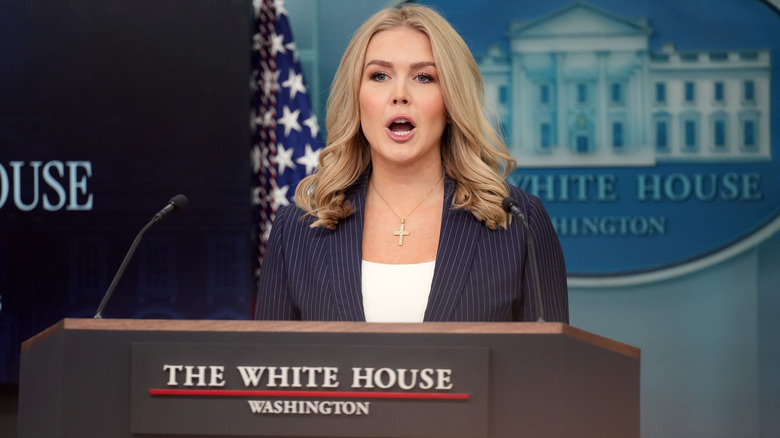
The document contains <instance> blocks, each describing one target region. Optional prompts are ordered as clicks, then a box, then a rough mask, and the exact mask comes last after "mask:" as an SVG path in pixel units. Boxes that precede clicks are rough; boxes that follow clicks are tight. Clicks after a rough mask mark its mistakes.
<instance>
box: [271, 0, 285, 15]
mask: <svg viewBox="0 0 780 438" xmlns="http://www.w3.org/2000/svg"><path fill="white" fill-rule="evenodd" d="M274 9H276V18H277V19H279V17H281V16H282V15H287V9H285V8H284V0H274Z"/></svg>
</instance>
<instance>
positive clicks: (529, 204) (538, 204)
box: [507, 183, 547, 217]
mask: <svg viewBox="0 0 780 438" xmlns="http://www.w3.org/2000/svg"><path fill="white" fill-rule="evenodd" d="M507 189H508V190H509V196H510V197H512V198H514V199H515V200H516V201H517V203H518V204H519V205H520V208H521V209H522V210H523V211H525V212H526V214H527V215H528V216H529V217H530V216H533V215H538V214H543V215H545V216H546V215H547V210H546V209H545V207H544V204H543V203H542V200H541V199H539V197H538V196H535V195H532V194H530V193H528V192H526V191H525V190H523V189H521V188H519V187H517V186H513V185H512V184H509V183H507Z"/></svg>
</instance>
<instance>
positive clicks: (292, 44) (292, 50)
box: [284, 41, 298, 62]
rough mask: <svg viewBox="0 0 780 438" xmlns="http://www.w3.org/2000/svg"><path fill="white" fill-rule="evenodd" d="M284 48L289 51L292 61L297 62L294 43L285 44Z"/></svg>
mask: <svg viewBox="0 0 780 438" xmlns="http://www.w3.org/2000/svg"><path fill="white" fill-rule="evenodd" d="M284 47H286V48H287V50H289V51H290V52H291V53H292V55H293V60H295V62H298V51H297V50H295V48H296V46H295V41H290V42H289V43H287V44H285V45H284Z"/></svg>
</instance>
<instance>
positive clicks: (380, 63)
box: [366, 59, 436, 70]
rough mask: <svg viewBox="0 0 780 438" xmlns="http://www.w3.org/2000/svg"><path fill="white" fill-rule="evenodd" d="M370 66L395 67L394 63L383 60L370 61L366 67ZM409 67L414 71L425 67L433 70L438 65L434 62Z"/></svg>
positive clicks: (414, 64)
mask: <svg viewBox="0 0 780 438" xmlns="http://www.w3.org/2000/svg"><path fill="white" fill-rule="evenodd" d="M370 65H378V66H380V67H385V68H392V67H393V63H391V62H388V61H383V60H381V59H372V60H371V61H368V62H367V63H366V67H368V66H370ZM409 67H411V68H412V70H416V69H419V68H423V67H433V68H436V63H435V62H433V61H421V62H413V63H411V64H409Z"/></svg>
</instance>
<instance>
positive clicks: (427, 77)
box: [369, 71, 433, 84]
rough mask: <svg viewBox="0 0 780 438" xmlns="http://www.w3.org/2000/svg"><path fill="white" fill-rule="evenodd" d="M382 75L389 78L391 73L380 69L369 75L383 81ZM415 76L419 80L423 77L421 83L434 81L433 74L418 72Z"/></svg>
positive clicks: (372, 78) (375, 79)
mask: <svg viewBox="0 0 780 438" xmlns="http://www.w3.org/2000/svg"><path fill="white" fill-rule="evenodd" d="M380 76H384V77H386V78H387V77H389V76H390V75H388V74H387V73H384V72H381V71H378V72H374V73H371V74H370V75H369V78H370V79H371V80H372V81H382V80H383V79H379V77H380ZM414 78H415V79H418V80H419V79H423V80H422V81H421V82H420V83H422V84H428V83H430V82H433V76H431V75H429V74H427V73H418V74H416V75H415V76H414Z"/></svg>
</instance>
